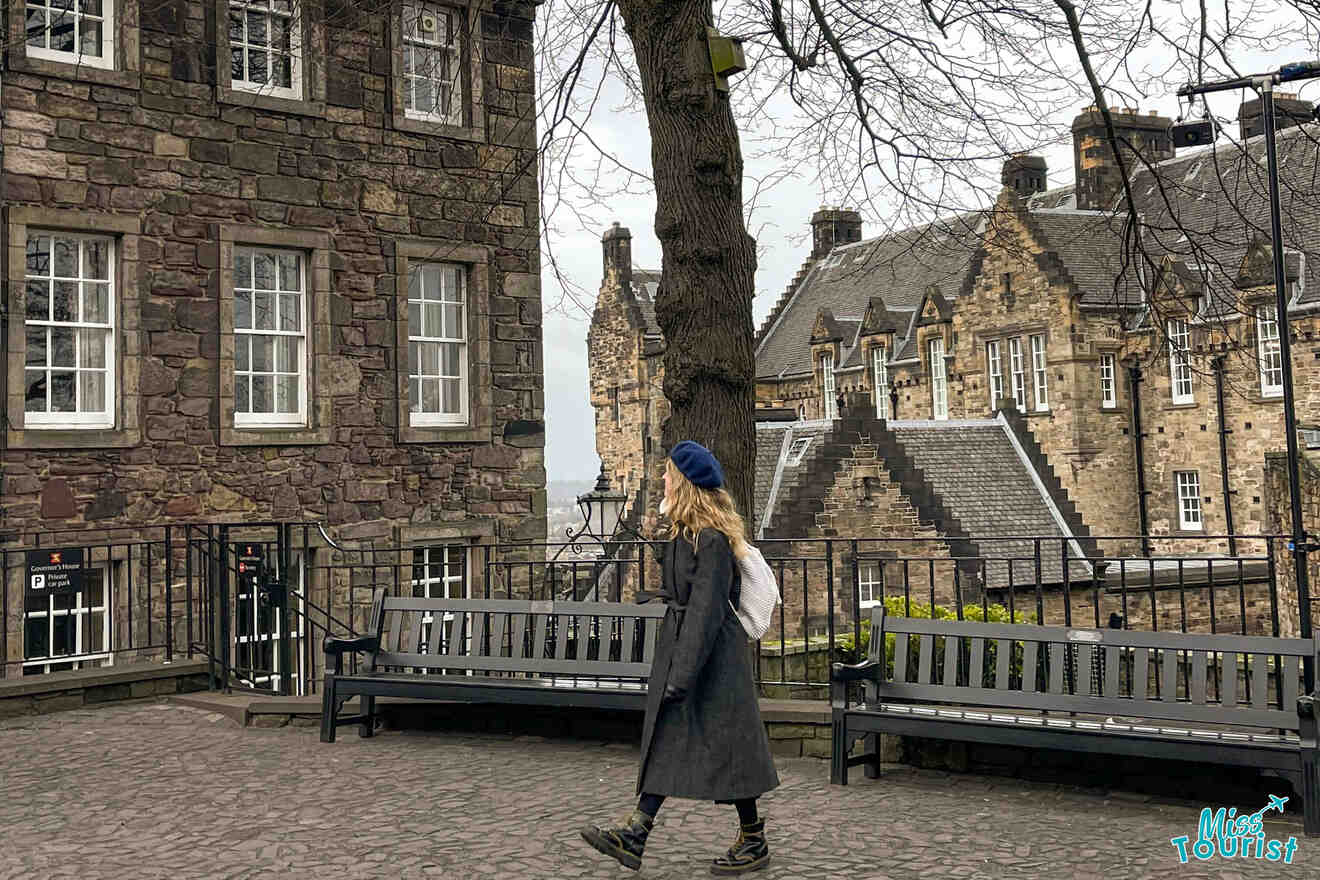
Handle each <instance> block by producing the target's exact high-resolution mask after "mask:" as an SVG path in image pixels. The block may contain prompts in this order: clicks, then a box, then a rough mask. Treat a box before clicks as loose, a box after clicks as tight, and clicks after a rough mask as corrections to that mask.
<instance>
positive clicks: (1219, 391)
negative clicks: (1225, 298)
mask: <svg viewBox="0 0 1320 880" xmlns="http://www.w3.org/2000/svg"><path fill="white" fill-rule="evenodd" d="M1210 363H1211V365H1212V366H1213V367H1214V369H1215V399H1216V401H1218V407H1219V408H1218V413H1219V473H1220V475H1221V476H1222V477H1223V479H1224V519H1225V522H1226V524H1227V526H1228V555H1229V556H1237V532H1235V531H1233V490H1232V489H1230V488H1229V487H1228V435H1229V434H1231V433H1232V432H1233V429H1232V428H1230V427H1228V420H1227V419H1225V418H1224V358H1223V356H1222V355H1221V356H1220V357H1217V358H1215V359H1214V360H1213V361H1211V362H1210ZM1213 589H1214V588H1213V587H1211V591H1212V592H1213Z"/></svg>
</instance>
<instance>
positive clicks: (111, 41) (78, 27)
mask: <svg viewBox="0 0 1320 880" xmlns="http://www.w3.org/2000/svg"><path fill="white" fill-rule="evenodd" d="M79 5H80V4H78V3H74V4H73V6H74V8H73V9H66V10H55V9H53V8H52V7H50V6H49V5H41V6H35V7H34V8H36V9H45V10H46V27H45V29H44V31H43V33H44V34H45V35H46V37H45V41H46V42H50V15H51V13H53V12H56V11H59V12H63V13H65V14H66V15H69V16H72V18H73V20H74V29H75V30H74V50H73V51H72V52H65V51H63V50H61V49H50V48H47V47H45V46H33V45H32V44H31V43H27V31H26V24H24V25H22V27H23V28H24V31H23V41H24V43H25V44H26V45H25V49H26V52H27V57H29V58H42V59H45V60H46V61H58V62H61V63H63V64H76V65H79V66H81V67H97V68H100V69H101V70H114V69H115V31H116V30H117V29H118V23H117V19H116V18H115V2H114V0H101V15H99V16H95V15H88V14H87V13H84V12H82V11H80V10H79V8H78V7H79ZM28 7H29V3H28V2H27V0H24V3H23V5H22V14H23V16H24V19H25V20H26V15H27V9H28ZM11 8H12V7H11ZM84 18H99V19H100V20H101V54H100V56H99V57H98V56H96V55H85V54H83V52H82V49H81V40H79V39H78V38H79V36H81V31H82V20H83V19H84Z"/></svg>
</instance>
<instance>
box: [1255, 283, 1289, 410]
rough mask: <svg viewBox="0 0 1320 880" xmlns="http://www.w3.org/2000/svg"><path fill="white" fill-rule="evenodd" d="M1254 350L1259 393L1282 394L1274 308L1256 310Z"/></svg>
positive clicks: (1269, 395)
mask: <svg viewBox="0 0 1320 880" xmlns="http://www.w3.org/2000/svg"><path fill="white" fill-rule="evenodd" d="M1256 350H1257V352H1258V356H1259V358H1260V393H1261V394H1263V395H1264V396H1265V397H1279V396H1280V395H1282V394H1283V358H1282V355H1281V354H1280V351H1279V321H1278V316H1277V315H1276V314H1275V311H1274V306H1268V305H1264V306H1258V307H1257V308H1256Z"/></svg>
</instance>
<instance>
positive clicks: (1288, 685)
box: [1279, 657, 1302, 709]
mask: <svg viewBox="0 0 1320 880" xmlns="http://www.w3.org/2000/svg"><path fill="white" fill-rule="evenodd" d="M1282 659H1283V669H1282V670H1280V671H1279V675H1281V676H1282V677H1283V703H1282V704H1281V705H1280V706H1279V708H1280V709H1288V708H1290V707H1291V708H1296V707H1297V686H1298V681H1297V677H1298V674H1299V670H1300V668H1301V665H1302V659H1301V658H1300V657H1284V658H1282Z"/></svg>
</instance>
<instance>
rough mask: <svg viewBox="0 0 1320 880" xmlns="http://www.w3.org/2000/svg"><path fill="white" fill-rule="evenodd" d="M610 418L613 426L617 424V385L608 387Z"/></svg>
mask: <svg viewBox="0 0 1320 880" xmlns="http://www.w3.org/2000/svg"><path fill="white" fill-rule="evenodd" d="M610 418H611V419H613V420H614V425H615V427H618V424H619V386H617V385H616V386H614V387H613V388H611V389H610Z"/></svg>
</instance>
